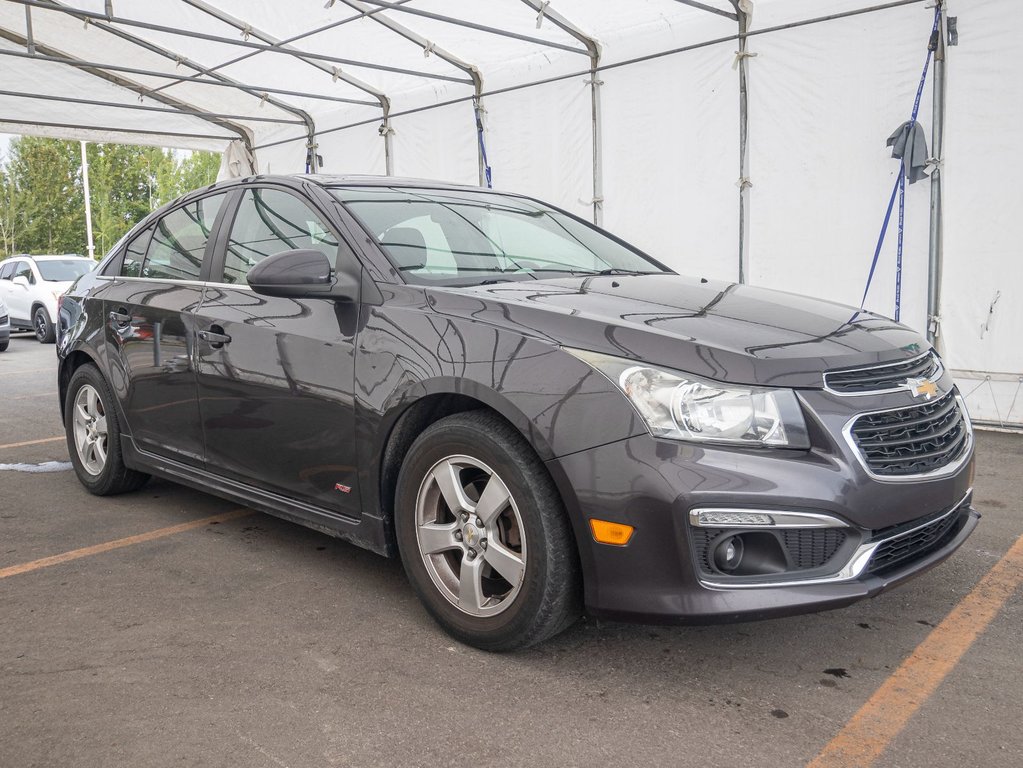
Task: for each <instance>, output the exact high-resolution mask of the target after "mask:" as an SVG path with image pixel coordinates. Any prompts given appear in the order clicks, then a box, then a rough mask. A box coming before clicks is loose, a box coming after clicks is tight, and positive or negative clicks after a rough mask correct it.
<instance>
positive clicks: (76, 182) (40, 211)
mask: <svg viewBox="0 0 1023 768" xmlns="http://www.w3.org/2000/svg"><path fill="white" fill-rule="evenodd" d="M6 176H7V177H8V181H7V185H9V192H8V194H9V201H10V204H11V205H12V207H13V209H14V210H13V212H12V221H11V229H12V237H13V240H12V246H13V248H17V249H18V250H19V251H25V252H29V253H40V252H41V253H75V252H77V253H83V252H84V251H85V239H86V238H85V217H84V215H83V213H82V212H83V210H84V198H83V196H82V183H81V157H80V150H79V145H78V142H72V141H60V140H57V139H44V138H38V137H34V136H24V137H22V138H19V139H15V140H14V141H12V142H11V146H10V154H9V156H8V159H7V168H6Z"/></svg>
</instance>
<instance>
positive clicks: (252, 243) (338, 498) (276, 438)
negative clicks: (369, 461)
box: [196, 187, 361, 518]
mask: <svg viewBox="0 0 1023 768" xmlns="http://www.w3.org/2000/svg"><path fill="white" fill-rule="evenodd" d="M226 226H227V224H226V222H225V227H226ZM219 241H220V243H221V244H222V245H221V247H220V248H218V251H219V252H218V255H217V258H215V259H214V267H213V269H214V272H213V274H212V275H211V278H210V282H209V284H208V285H207V286H206V289H205V293H204V296H203V301H202V305H201V306H200V307H199V309H198V311H197V316H196V322H197V330H198V332H199V338H198V341H197V342H196V361H197V373H198V389H199V408H200V412H201V415H202V424H203V429H204V432H205V437H206V460H207V466H208V468H209V469H210V471H213V472H217V473H218V474H224V475H226V476H228V477H230V478H233V479H235V480H239V481H241V482H244V483H246V484H249V485H252V486H256V487H258V488H261V489H264V490H267V491H271V492H273V493H277V494H280V495H283V496H286V497H288V498H290V499H293V500H297V501H300V502H305V503H309V504H313V505H315V506H316V507H317V508H319V509H325V510H327V511H329V512H333V513H334V514H337V515H340V516H343V517H348V518H358V517H359V516H360V514H361V512H360V507H359V491H358V487H357V484H356V478H357V470H356V449H355V434H354V404H353V397H352V388H353V382H354V375H355V365H354V354H355V329H356V324H357V317H358V311H359V307H358V304H357V303H356V302H340V301H338V302H335V301H333V300H330V299H308V300H295V299H287V298H278V297H271V296H261V295H259V294H256V293H254V292H253V291H252V290H251V289H250V288H249V287H248V284H247V283H246V281H245V275H246V274H247V273H248V271H249V269H251V268H252V267H253V266H254V265H255V264H257V263H259V261H261V260H262V259H264V258H266V257H267V256H271V255H273V254H276V253H280V252H282V251H286V250H291V249H296V248H315V249H319V250H322V251H323V252H324V253H326V254H327V255H328V258H329V259H330V261H331V264H335V260H336V259H337V258H352V259H354V256H353V255H352V254H351V252H350V250H349V248H348V247H347V246H346V245H345V244H344V243H343V241H342V240H341V238H340V237H339V234H338V233H337V232H336V231H335V230H334V228H333V227H331V226H330V225H329V224H328V223H327V222H326V221H325V217H324V216H322V215H321V214H319V213H317V212H316V211H315V210H314V209H313V208H312V207H311V206H310V205H309V203H308V202H307V201H305V200H303V199H301V198H300V197H298V196H297V195H296V194H294V193H292V192H291V191H287V190H285V189H282V188H273V187H254V188H247V189H245V190H244V191H243V192H242V193H241V198H240V200H239V201H238V207H237V213H236V214H235V216H234V220H233V223H232V225H231V228H230V230H229V232H226V233H224V234H222V235H221V237H220V238H219Z"/></svg>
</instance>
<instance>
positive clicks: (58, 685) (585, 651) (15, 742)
mask: <svg viewBox="0 0 1023 768" xmlns="http://www.w3.org/2000/svg"><path fill="white" fill-rule="evenodd" d="M67 461H68V453H67V447H66V444H65V443H64V440H63V428H62V425H61V423H60V418H59V412H58V404H57V398H56V357H55V353H54V347H53V346H52V345H48V346H44V345H40V344H38V343H37V342H36V341H35V339H34V338H33V337H31V336H27V335H23V334H18V335H16V336H15V337H14V338H13V339H12V342H11V345H10V348H9V349H8V351H7V352H5V353H0V766H4V767H5V768H29V767H30V766H47V767H48V768H49V767H51V766H62V767H63V766H81V767H86V766H97V767H102V768H111V767H112V766H133V767H135V766H204V767H205V766H239V767H244V768H260V767H261V766H267V767H268V768H273V767H275V766H276V767H277V768H283V767H284V766H287V767H288V768H300V767H305V766H359V767H360V768H361V767H363V766H404V765H410V766H413V765H414V766H448V765H450V766H475V767H477V768H478V767H480V766H491V765H493V766H529V767H530V768H537V767H538V766H548V765H551V766H598V765H599V766H604V765H608V766H617V765H621V766H634V765H637V766H638V765H642V766H662V765H664V766H748V765H752V766H772V767H782V766H800V765H806V764H807V763H809V762H810V761H812V760H814V758H815V757H816V756H818V755H824V756H826V755H827V754H828V753H827V750H828V749H829V745H833V744H834V743H836V738H838V739H839V740H840V739H841V738H843V736H842V734H845V736H844V738H846V740H847V741H849V740H851V741H853V742H854V743H859V742H860V741H862V742H869V743H871V744H873V745H874V747H876V749H875V752H877V753H878V754H879V755H880V756H879V757H878V758H877V760H876V765H884V766H905V767H906V768H914V767H917V766H919V767H921V768H940V767H942V766H956V767H957V768H958V767H960V766H964V765H967V766H986V765H1002V766H1011V765H1023V728H1020V712H1021V711H1023V707H1021V703H1023V685H1021V682H1023V663H1021V660H1023V653H1021V650H1020V635H1021V630H1023V591H1021V590H1020V589H1019V580H1018V579H1017V576H1016V575H1014V574H1018V572H1019V569H1020V565H1019V562H1017V560H1018V558H1017V560H1013V559H1012V558H1013V554H1012V552H1010V549H1011V548H1012V547H1013V545H1014V544H1015V543H1016V542H1017V540H1019V539H1020V536H1021V534H1023V501H1021V499H1023V436H1019V435H1008V434H997V433H986V432H981V433H979V434H978V471H977V478H976V483H975V500H976V506H977V508H978V509H979V510H980V511H981V512H982V514H983V515H984V517H983V520H982V521H981V524H980V526H979V527H978V529H977V531H976V533H975V534H974V535H973V537H972V538H971V539H970V540H969V541H967V543H966V545H965V546H964V547H963V548H962V549H961V550H960V551H959V552H958V553H956V554H955V555H954V556H953V557H952V559H950V560H949V561H948V562H946V563H945V564H944V565H942V566H940V567H939V568H937V569H935V570H933V571H931V572H929V573H927V574H925V575H923V576H921V577H920V578H918V579H915V580H913V581H911V582H909V583H908V584H905V585H904V586H902V587H900V588H899V589H896V590H892V591H891V592H888V593H885V594H883V595H881V596H879V597H877V598H875V599H873V600H869V601H866V602H862V603H859V604H857V605H854V606H852V607H849V608H846V609H842V610H838V611H832V612H828V613H822V614H816V615H809V616H802V617H797V618H788V619H779V620H774V621H765V622H760V623H749V624H738V625H730V626H716V627H699V628H666V627H648V626H633V625H625V624H609V623H604V622H596V621H594V620H583V621H580V622H579V623H578V624H577V625H575V626H574V627H573V628H572V629H570V630H569V631H567V632H565V633H564V634H563V635H561V636H559V637H557V638H556V639H554V640H552V641H549V642H547V643H546V644H543V645H541V646H539V647H537V648H533V649H530V650H528V651H524V652H520V653H515V654H508V655H493V654H487V653H483V652H480V651H477V650H474V649H472V648H468V647H465V646H463V645H460V644H458V643H456V642H455V641H453V640H452V639H451V638H449V637H448V636H447V635H445V634H444V633H443V632H442V631H441V630H440V629H439V628H438V627H437V626H436V625H435V624H434V623H433V622H432V621H431V620H430V618H429V617H428V616H427V614H426V612H425V611H424V610H423V608H422V607H421V606H420V605H419V604H418V602H417V601H416V599H415V597H414V596H413V594H412V592H411V590H410V588H409V585H408V584H407V582H406V579H405V576H404V573H403V571H402V569H401V566H400V564H399V563H398V562H397V561H393V560H386V559H384V558H381V557H379V556H377V555H374V554H371V553H369V552H365V551H362V550H360V549H358V548H356V547H354V546H352V545H349V544H346V543H343V542H340V541H338V540H335V539H332V538H329V537H327V536H325V535H322V534H319V533H315V532H313V531H310V530H307V529H305V528H302V527H299V526H297V525H293V524H290V523H287V522H284V521H281V520H278V519H276V518H273V517H269V516H266V515H263V514H259V513H256V512H249V513H246V512H244V511H243V512H238V513H237V514H236V515H233V516H232V514H228V515H227V516H226V517H224V518H222V519H212V520H210V519H207V518H213V517H214V516H218V515H223V513H234V511H235V510H238V509H239V508H238V506H237V505H235V504H231V503H229V502H226V501H223V500H221V499H219V498H216V497H214V496H209V495H206V494H203V493H199V492H196V491H192V490H189V489H186V488H184V487H181V486H178V485H175V484H173V483H169V482H164V481H154V482H152V483H150V484H149V485H148V486H146V488H144V489H143V490H142V491H140V492H138V493H135V494H131V495H125V496H118V497H111V498H97V497H93V496H90V495H89V494H88V493H87V492H86V491H85V490H84V489H83V488H82V486H81V485H79V483H78V481H77V480H76V478H75V475H74V472H73V471H70V469H69V468H68V465H67V464H66V462H67ZM51 462H56V463H55V464H54V463H51ZM18 465H22V466H18ZM40 465H42V467H41V466H40ZM40 468H43V469H49V470H53V471H37V470H39V469H40ZM190 523H192V525H188V524H190ZM133 537H134V538H133ZM1016 549H1017V550H1018V549H1019V547H1018V546H1017V548H1016ZM1007 553H1009V554H1008V555H1007ZM44 558H53V559H52V560H43V559H44ZM1003 558H1004V559H1003ZM40 561H42V562H40ZM999 563H1001V565H1000V566H998V567H999V568H1001V569H1002V570H1000V571H998V570H996V573H1002V574H1003V581H1005V579H1008V581H1007V584H1008V586H1006V584H1005V583H1002V584H1001V586H1000V587H999V589H1000V590H1001V591H1000V592H999V591H998V590H994V591H992V590H991V589H987V590H986V591H985V588H984V584H983V583H981V582H982V579H983V578H984V577H985V574H987V573H988V572H989V571H991V569H992V568H993V567H995V566H996V565H997V564H999ZM1006 569H1008V570H1006ZM1013 569H1015V570H1013ZM1005 573H1008V576H1005ZM978 583H981V587H978ZM992 594H994V595H995V597H997V599H993V598H991V595H992ZM978 595H979V597H978ZM964 599H965V600H966V602H963V601H964ZM971 600H973V601H974V602H970V601H971ZM977 600H979V601H981V602H980V603H978V602H976V601H977ZM985 601H986V602H985ZM980 604H983V605H984V606H986V607H987V608H988V609H990V611H989V616H988V618H989V619H990V621H989V623H987V624H986V625H985V624H984V623H982V621H981V618H980V616H981V614H982V613H983V611H981V610H979V609H978V608H977V606H978V605H980ZM957 606H965V608H963V607H961V608H960V609H959V611H960V614H962V612H963V611H964V610H965V611H966V613H967V619H969V617H970V616H972V615H973V614H972V613H970V612H971V611H976V612H977V613H976V615H977V616H978V618H977V619H976V622H975V628H976V629H978V630H982V631H979V632H978V633H976V637H975V638H974V637H972V636H971V637H965V639H964V635H963V630H962V629H961V627H960V629H955V628H954V627H952V626H951V624H950V623H949V622H945V623H944V624H943V623H942V622H943V621H944V620H945V619H946V617H947V616H949V615H950V614H954V612H955V611H956V610H957ZM960 618H962V617H961V615H960ZM961 624H962V622H961V621H960V625H961ZM967 624H969V621H967ZM956 626H959V625H956ZM936 642H937V644H935V643H936ZM934 648H939V649H948V648H951V649H958V650H942V651H940V652H935V651H934V650H933V649H934ZM958 652H961V653H962V656H961V657H959V658H957V657H956V656H955V654H956V653H958ZM936 656H937V657H942V658H938V659H935V658H934V657H936ZM935 661H937V662H940V664H943V665H944V666H942V667H941V669H943V670H944V671H943V672H942V673H941V674H938V675H937V677H935V674H937V673H934V672H933V669H934V668H935V667H934V662H935ZM928 664H930V665H931V666H927V665H928ZM921 665H923V666H921ZM939 666H940V665H939ZM921 669H929V670H931V672H929V673H927V675H923V673H922V672H921V671H920V670H921ZM893 673H897V674H898V675H901V676H902V677H898V678H896V680H897V682H898V681H901V682H898V684H897V685H893V684H888V685H887V686H886V681H888V680H889V679H890V678H891V677H892V675H893ZM907 675H908V677H907ZM922 675H923V676H922ZM928 675H929V676H928ZM889 689H899V690H901V691H902V693H901V695H902V696H903V698H901V699H892V698H890V697H891V695H892V694H890V693H886V691H888V690H889ZM892 701H897V702H901V703H899V704H898V706H899V707H901V708H902V710H901V711H903V712H904V714H905V715H907V717H906V718H905V722H904V723H903V724H901V725H900V726H899V727H897V728H892V729H891V730H890V732H888V733H880V732H879V731H877V730H876V729H875V730H871V729H870V728H868V729H867V730H866V731H864V730H862V729H861V730H856V729H855V727H854V726H855V725H856V723H858V722H860V720H862V717H863V715H862V712H863V711H864V708H865V705H866V708H867V709H869V708H870V707H872V706H882V707H883V706H885V705H888V706H892V704H891V702H892ZM907 701H908V702H911V704H910V705H907V704H906V702H907ZM907 706H908V709H907V708H906V707H907ZM879 711H882V712H883V711H884V710H883V709H882V710H879ZM857 713H861V714H860V715H858V714H857ZM857 718H859V720H858V719H857ZM882 719H883V720H885V722H891V718H888V717H886V718H882ZM851 722H852V726H851V725H850V723H851ZM850 728H852V730H850ZM822 750H823V752H822ZM840 762H841V761H840ZM818 764H819V765H823V764H827V763H826V762H820V761H819V762H818ZM830 764H839V763H837V762H832V763H830Z"/></svg>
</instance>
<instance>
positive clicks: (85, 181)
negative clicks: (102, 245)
mask: <svg viewBox="0 0 1023 768" xmlns="http://www.w3.org/2000/svg"><path fill="white" fill-rule="evenodd" d="M81 145H82V195H83V196H84V197H85V233H86V236H87V237H88V249H89V258H90V259H95V258H96V246H95V244H94V243H93V242H92V201H91V200H90V199H89V158H88V157H87V156H86V154H85V142H84V141H83V142H81Z"/></svg>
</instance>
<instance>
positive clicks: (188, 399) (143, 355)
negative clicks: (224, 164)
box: [100, 193, 226, 467]
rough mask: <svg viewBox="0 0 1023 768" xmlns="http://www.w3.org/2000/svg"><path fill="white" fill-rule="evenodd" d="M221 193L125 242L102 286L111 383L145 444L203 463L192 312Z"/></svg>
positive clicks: (180, 209) (221, 205)
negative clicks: (118, 261)
mask: <svg viewBox="0 0 1023 768" xmlns="http://www.w3.org/2000/svg"><path fill="white" fill-rule="evenodd" d="M225 200H226V195H225V193H219V194H215V195H211V196H209V197H205V198H201V199H199V200H193V201H192V202H189V203H187V204H186V205H182V206H179V207H178V208H175V209H173V210H171V211H169V212H168V213H166V214H165V215H164V216H162V217H161V218H160V219H158V220H157V221H156V222H154V223H153V224H152V225H151V226H150V227H148V228H147V229H145V230H143V231H142V232H141V233H140V234H139V235H137V236H136V237H135V238H134V239H133V240H132V241H131V242H130V243H128V245H127V246H126V248H125V251H124V256H123V258H122V262H121V268H120V270H119V274H118V275H117V276H116V277H114V278H112V279H111V280H110V283H109V285H107V286H105V287H104V289H103V290H102V291H101V292H100V295H101V296H102V300H103V311H104V317H105V322H106V341H107V349H108V352H109V360H110V369H111V370H110V382H111V385H112V387H113V388H114V391H115V394H116V396H117V398H118V400H119V401H120V403H121V405H122V407H123V412H124V414H125V418H126V419H127V422H128V426H129V428H130V430H131V434H132V437H133V438H134V439H135V442H136V445H137V446H138V447H139V448H141V449H142V450H144V451H147V452H149V453H153V454H157V455H159V456H165V457H167V458H171V459H174V460H176V461H179V462H182V463H185V464H189V465H192V466H198V467H201V466H203V440H202V427H201V425H200V423H199V406H198V401H197V398H196V382H195V368H194V365H193V358H192V354H193V339H194V334H195V319H194V312H195V310H196V308H197V307H198V306H199V302H200V300H201V299H202V286H203V281H204V280H205V278H206V275H207V274H208V272H209V259H208V258H207V252H208V251H210V250H212V243H211V241H210V235H211V233H212V231H213V228H214V227H215V225H216V223H217V221H218V214H219V213H220V212H221V211H222V210H223V209H224V202H225Z"/></svg>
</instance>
